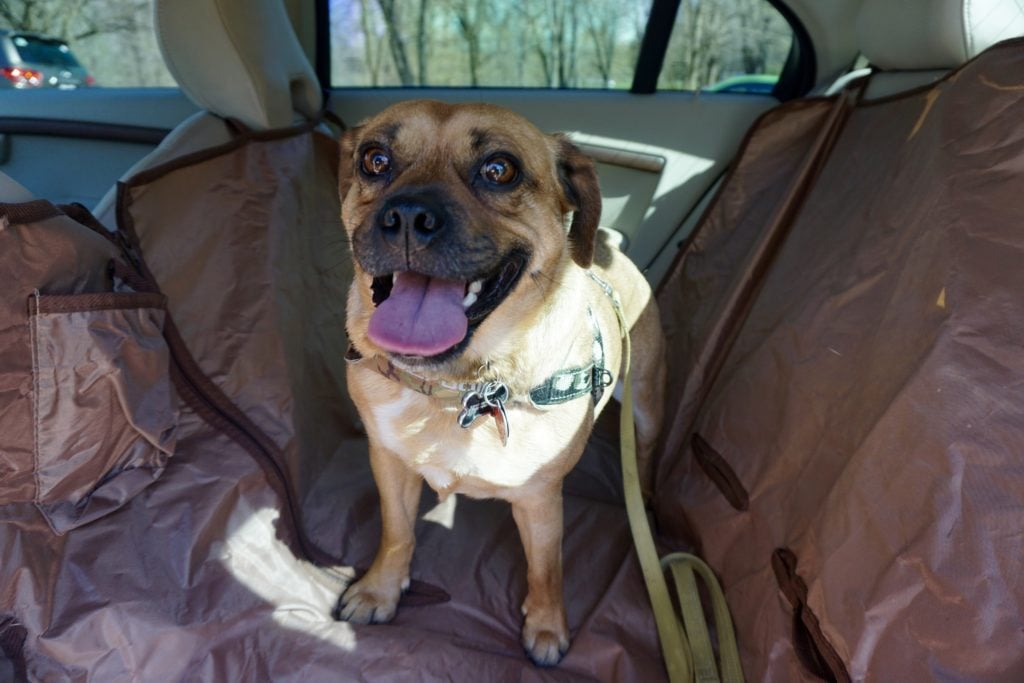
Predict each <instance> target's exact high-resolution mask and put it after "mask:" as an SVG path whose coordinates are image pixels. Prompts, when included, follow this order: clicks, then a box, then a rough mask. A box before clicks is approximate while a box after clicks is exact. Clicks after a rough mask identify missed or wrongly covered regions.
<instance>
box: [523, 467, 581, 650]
mask: <svg viewBox="0 0 1024 683" xmlns="http://www.w3.org/2000/svg"><path fill="white" fill-rule="evenodd" d="M512 516H513V517H514V518H515V520H516V526H517V527H519V536H520V537H521V538H522V541H523V549H524V550H525V551H526V565H527V569H526V572H527V573H526V584H527V592H526V601H525V602H524V603H523V614H524V615H525V617H526V619H525V622H524V623H523V647H525V648H526V653H527V654H528V655H530V659H532V660H533V661H534V663H535V664H538V665H540V666H553V665H555V664H557V663H558V661H559V660H560V659H561V658H562V655H564V654H565V651H566V650H568V649H569V627H568V625H567V623H566V619H565V606H564V605H563V604H562V489H561V482H560V481H559V482H557V483H553V484H551V485H549V486H546V487H544V488H543V489H541V490H535V491H531V492H530V493H529V494H527V495H525V496H524V497H522V498H517V499H516V500H514V501H512Z"/></svg>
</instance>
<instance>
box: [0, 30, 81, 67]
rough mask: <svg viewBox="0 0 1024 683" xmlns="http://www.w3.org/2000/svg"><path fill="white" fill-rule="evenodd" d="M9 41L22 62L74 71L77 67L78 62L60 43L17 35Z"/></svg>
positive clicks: (66, 47) (65, 46) (64, 45)
mask: <svg viewBox="0 0 1024 683" xmlns="http://www.w3.org/2000/svg"><path fill="white" fill-rule="evenodd" d="M11 40H12V42H13V43H14V48H15V49H16V50H17V51H18V56H19V57H21V60H22V61H23V62H27V63H30V64H45V65H46V66H59V67H64V68H65V69H74V68H77V67H78V66H79V64H78V60H76V59H75V57H74V55H72V54H71V50H70V49H69V48H68V46H67V45H66V44H65V43H62V42H60V41H56V40H45V39H41V38H36V37H35V36H17V35H16V36H14V37H13V38H12V39H11Z"/></svg>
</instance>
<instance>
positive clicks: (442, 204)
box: [337, 100, 665, 666]
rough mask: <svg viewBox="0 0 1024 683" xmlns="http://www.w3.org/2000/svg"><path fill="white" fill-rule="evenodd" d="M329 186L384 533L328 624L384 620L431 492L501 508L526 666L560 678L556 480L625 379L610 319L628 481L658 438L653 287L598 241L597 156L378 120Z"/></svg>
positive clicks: (465, 126)
mask: <svg viewBox="0 0 1024 683" xmlns="http://www.w3.org/2000/svg"><path fill="white" fill-rule="evenodd" d="M339 190H340V193H341V200H342V209H341V218H342V222H343V224H344V228H345V231H346V233H347V236H348V239H349V241H350V244H351V249H352V254H353V257H354V278H353V282H352V285H351V289H350V291H349V295H348V304H347V311H346V316H347V317H346V327H347V330H348V334H349V339H350V342H351V347H350V349H349V353H350V360H351V361H352V362H351V363H350V364H349V366H348V375H347V382H348V388H349V391H350V393H351V397H352V399H353V401H354V402H355V405H356V407H357V409H358V411H359V414H360V416H361V419H362V421H363V423H364V425H365V428H366V432H367V436H368V438H369V448H370V462H371V466H372V470H373V476H374V479H375V481H376V484H377V488H378V490H379V493H380V502H381V515H382V522H383V529H382V538H381V541H380V547H379V550H378V552H377V555H376V558H375V559H374V561H373V563H372V565H371V566H370V568H369V570H368V571H367V572H366V573H365V575H363V576H362V578H360V579H359V580H358V581H357V582H355V583H354V584H352V585H351V586H350V587H348V589H347V590H345V592H344V593H343V594H342V596H341V598H340V599H339V604H338V608H337V614H338V616H339V617H340V618H341V619H344V620H347V621H350V622H354V623H381V622H386V621H389V620H390V619H391V618H392V617H393V616H394V614H395V610H396V608H397V605H398V601H399V597H400V594H401V593H402V591H403V590H404V589H405V588H407V587H408V585H409V565H410V562H411V559H412V555H413V547H414V543H415V539H414V536H413V526H414V523H415V520H416V516H417V510H418V505H419V498H420V492H421V489H422V481H423V480H425V481H426V482H427V484H428V485H430V486H431V487H432V488H433V489H434V490H435V491H436V492H437V493H438V495H439V496H441V497H442V499H443V498H444V497H446V496H448V495H450V494H452V493H461V494H465V495H468V496H472V497H477V498H500V499H504V500H506V501H508V502H509V503H510V504H511V508H512V515H513V517H514V519H515V522H516V525H517V528H518V530H519V534H520V537H521V540H522V543H523V547H524V549H525V554H526V560H527V569H526V572H527V594H526V598H525V601H524V602H523V604H522V611H523V614H524V623H523V627H522V644H523V646H524V648H525V649H526V652H527V654H528V655H529V656H530V658H531V659H533V661H534V662H535V663H536V664H538V665H542V666H550V665H554V664H556V663H558V661H560V660H561V658H562V656H563V655H564V654H565V652H566V651H567V649H568V647H569V629H568V625H567V622H566V615H565V608H564V606H563V601H562V559H561V555H562V552H561V543H562V480H563V479H564V477H565V476H566V474H567V473H568V472H569V470H570V469H572V467H573V466H574V465H575V464H576V462H577V461H578V460H579V458H580V456H581V454H582V453H583V448H584V445H585V443H586V441H587V438H588V436H589V435H590V431H591V428H592V426H593V424H594V420H595V418H596V416H597V415H598V414H599V413H600V412H601V410H602V409H603V408H604V406H605V404H606V403H607V402H608V400H609V397H610V396H611V393H612V391H611V387H610V386H609V384H611V383H612V380H613V379H614V378H617V377H618V376H619V373H620V368H621V366H622V353H623V351H622V337H621V334H622V330H621V329H620V326H621V324H620V322H619V317H618V314H617V312H616V308H618V309H619V311H620V312H621V315H622V318H623V321H624V324H625V325H626V326H628V328H629V332H630V334H631V336H632V343H633V353H632V361H631V362H632V372H633V375H632V376H633V385H632V386H633V388H634V401H635V410H634V413H635V420H636V429H637V450H638V460H639V463H640V470H641V472H645V471H646V470H647V463H648V462H649V460H650V455H651V452H652V450H653V448H654V446H655V441H656V439H657V436H658V431H659V428H660V425H661V419H662V413H663V405H662V395H661V394H662V392H663V385H664V379H665V378H664V362H663V355H664V340H663V337H662V333H661V327H660V320H659V315H658V311H657V307H656V304H655V302H654V299H653V297H652V294H651V289H650V287H649V286H648V285H647V282H646V281H645V279H644V278H643V276H642V275H641V273H640V272H639V271H638V270H637V268H636V267H635V266H634V265H633V264H632V262H630V261H629V259H628V258H626V257H625V256H623V255H622V254H621V253H619V252H618V250H617V249H615V248H613V247H611V246H609V244H607V241H606V240H605V239H603V238H601V237H600V236H599V231H598V222H599V218H600V215H601V194H600V189H599V187H598V179H597V174H596V172H595V169H594V164H593V162H592V161H591V160H590V158H589V157H587V156H586V155H585V154H583V153H582V152H581V151H580V150H579V149H578V148H577V147H575V146H574V145H573V144H572V143H571V142H570V141H569V139H568V138H567V137H565V136H563V135H557V134H556V135H546V134H544V133H542V132H540V131H539V130H538V129H537V128H535V127H534V126H533V125H532V124H531V123H529V122H528V121H527V120H526V119H524V118H523V117H521V116H519V115H517V114H515V113H513V112H511V111H508V110H506V109H503V108H500V107H497V106H493V105H487V104H462V105H450V104H445V103H442V102H436V101H425V100H417V101H406V102H402V103H399V104H396V105H394V106H392V107H390V108H388V109H386V110H385V111H383V112H382V113H380V114H378V115H376V116H374V117H372V118H370V119H369V120H368V121H366V122H364V123H363V124H362V125H360V126H358V127H356V128H353V129H350V130H348V131H346V133H345V134H344V135H343V137H342V141H341V162H340V170H339ZM570 215H571V216H572V218H571V222H570V220H569V216H570ZM648 488H649V487H648Z"/></svg>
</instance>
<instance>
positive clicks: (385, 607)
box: [334, 575, 408, 624]
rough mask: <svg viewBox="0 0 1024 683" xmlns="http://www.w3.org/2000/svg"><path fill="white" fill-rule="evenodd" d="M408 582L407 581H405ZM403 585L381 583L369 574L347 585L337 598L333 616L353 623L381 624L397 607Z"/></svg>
mask: <svg viewBox="0 0 1024 683" xmlns="http://www.w3.org/2000/svg"><path fill="white" fill-rule="evenodd" d="M406 583H408V581H406ZM403 588H404V586H401V585H396V586H394V587H393V588H392V587H388V586H384V585H381V583H380V582H376V581H374V580H373V578H372V577H371V576H369V575H367V576H364V577H363V578H362V579H360V580H359V581H356V582H355V583H354V584H352V585H351V586H349V587H348V589H347V590H346V591H345V592H344V593H342V594H341V597H340V598H338V606H337V607H336V608H335V610H334V615H335V618H336V619H338V620H340V621H349V622H352V623H353V624H383V623H386V622H389V621H391V620H392V619H393V618H394V616H395V611H396V610H397V609H398V599H399V598H400V597H401V595H402V589H403Z"/></svg>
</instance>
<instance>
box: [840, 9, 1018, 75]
mask: <svg viewBox="0 0 1024 683" xmlns="http://www.w3.org/2000/svg"><path fill="white" fill-rule="evenodd" d="M857 32H858V37H859V42H860V49H861V52H862V53H863V54H864V56H865V57H867V59H868V61H869V62H870V63H871V64H872V65H874V66H875V67H877V68H879V69H882V70H884V71H915V70H924V69H954V68H956V67H958V66H960V65H961V64H963V63H964V62H966V61H967V60H969V59H971V58H972V57H974V56H975V55H977V54H980V53H981V52H984V51H985V50H986V49H987V48H989V47H991V46H992V45H995V44H996V43H998V42H999V41H1001V40H1006V39H1007V38H1013V37H1015V36H1020V35H1024V1H1022V0H864V3H863V5H862V6H861V11H860V15H859V17H858V21H857Z"/></svg>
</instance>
